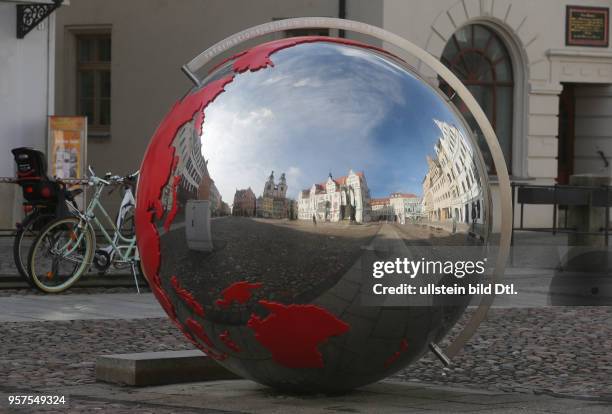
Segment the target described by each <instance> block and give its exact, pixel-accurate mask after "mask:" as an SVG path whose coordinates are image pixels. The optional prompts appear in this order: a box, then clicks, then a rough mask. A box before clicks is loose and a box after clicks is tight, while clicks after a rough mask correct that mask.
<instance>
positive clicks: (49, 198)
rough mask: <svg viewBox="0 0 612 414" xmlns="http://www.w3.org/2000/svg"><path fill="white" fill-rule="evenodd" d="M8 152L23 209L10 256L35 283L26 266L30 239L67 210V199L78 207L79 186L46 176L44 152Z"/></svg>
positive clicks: (18, 150) (30, 283)
mask: <svg viewBox="0 0 612 414" xmlns="http://www.w3.org/2000/svg"><path fill="white" fill-rule="evenodd" d="M11 152H12V153H13V156H14V158H15V164H16V167H17V171H16V178H15V179H14V180H13V181H12V182H13V183H15V184H18V185H19V186H20V187H21V189H22V193H23V198H24V203H23V209H24V212H25V213H26V216H25V218H24V219H23V220H22V221H21V223H17V231H16V232H15V237H14V241H13V260H14V262H15V267H16V268H17V271H18V272H19V274H20V275H21V276H22V277H23V278H24V279H25V280H26V281H27V282H28V284H29V285H30V286H34V283H33V282H32V280H31V279H30V275H29V273H28V269H27V262H28V256H29V253H30V250H31V247H32V243H31V240H35V238H36V236H37V235H38V234H39V232H40V231H41V230H42V229H43V228H44V227H45V226H46V225H47V224H48V223H49V222H51V221H52V220H54V219H56V218H58V217H63V216H65V215H66V214H67V213H68V208H67V207H66V203H70V204H72V205H73V206H74V208H77V205H76V201H75V197H76V196H77V195H78V194H80V192H81V191H82V190H81V189H76V190H69V189H68V188H67V186H66V183H64V182H63V181H61V180H52V179H50V178H49V177H48V176H47V163H46V159H45V155H44V153H42V152H41V151H37V150H35V149H33V148H29V147H19V148H14V149H12V150H11Z"/></svg>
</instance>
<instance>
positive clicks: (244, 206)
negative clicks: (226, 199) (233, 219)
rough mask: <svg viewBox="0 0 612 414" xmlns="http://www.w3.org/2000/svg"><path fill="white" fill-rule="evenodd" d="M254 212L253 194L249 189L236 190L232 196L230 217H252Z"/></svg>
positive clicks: (254, 201) (254, 200)
mask: <svg viewBox="0 0 612 414" xmlns="http://www.w3.org/2000/svg"><path fill="white" fill-rule="evenodd" d="M255 212H256V199H255V193H253V190H251V187H249V188H246V189H243V190H236V193H235V194H234V204H233V206H232V216H242V217H254V216H255Z"/></svg>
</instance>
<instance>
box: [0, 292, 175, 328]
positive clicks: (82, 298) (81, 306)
mask: <svg viewBox="0 0 612 414" xmlns="http://www.w3.org/2000/svg"><path fill="white" fill-rule="evenodd" d="M165 316H166V314H165V313H164V311H163V310H162V308H161V306H160V305H159V303H158V302H157V300H156V299H155V297H154V296H153V294H152V293H142V294H140V295H139V294H137V293H113V294H105V295H79V294H75V295H44V296H42V295H23V296H7V297H0V322H26V321H29V322H34V321H67V320H90V319H144V318H159V317H165Z"/></svg>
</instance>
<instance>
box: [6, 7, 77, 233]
mask: <svg viewBox="0 0 612 414" xmlns="http://www.w3.org/2000/svg"><path fill="white" fill-rule="evenodd" d="M52 3H53V2H52V1H45V0H32V1H21V2H17V1H9V0H0V177H13V176H14V175H15V170H14V168H15V167H14V166H15V163H14V161H13V154H11V149H13V148H17V147H33V148H35V149H38V150H42V151H43V152H45V153H46V152H47V116H48V115H53V114H55V81H54V78H55V50H56V49H55V30H56V28H55V13H56V11H55V12H53V13H51V14H50V15H49V16H48V17H46V18H45V19H44V20H42V22H41V23H39V24H37V25H36V26H34V27H32V30H31V31H30V32H29V33H27V34H26V35H25V36H24V37H22V38H19V37H18V30H17V5H18V4H19V6H21V7H30V6H38V5H43V6H48V5H50V4H52ZM65 3H68V2H65ZM62 7H67V5H64V6H62ZM49 167H50V166H49ZM49 169H51V168H49ZM22 201H23V200H22V196H21V189H20V188H19V187H18V186H16V185H14V184H0V212H1V214H0V229H12V228H13V227H14V226H15V223H16V222H18V221H20V220H21V218H22V217H23V208H22V205H21V203H22Z"/></svg>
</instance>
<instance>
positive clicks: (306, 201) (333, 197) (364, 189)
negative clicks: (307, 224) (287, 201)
mask: <svg viewBox="0 0 612 414" xmlns="http://www.w3.org/2000/svg"><path fill="white" fill-rule="evenodd" d="M369 217H370V190H369V189H368V184H367V181H366V178H365V174H364V173H363V172H357V173H356V172H354V171H353V170H350V171H349V173H348V175H345V176H343V177H339V178H333V176H332V174H331V173H330V174H329V177H328V178H327V181H325V182H323V183H318V184H313V185H312V187H310V188H309V189H306V190H302V191H300V193H299V196H298V218H299V219H300V220H312V219H313V218H315V219H316V220H320V221H331V222H339V221H342V220H347V221H352V222H356V223H365V222H367V221H368V220H369Z"/></svg>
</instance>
